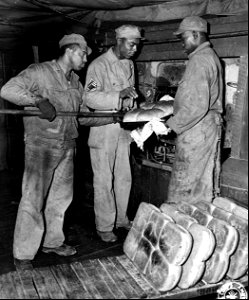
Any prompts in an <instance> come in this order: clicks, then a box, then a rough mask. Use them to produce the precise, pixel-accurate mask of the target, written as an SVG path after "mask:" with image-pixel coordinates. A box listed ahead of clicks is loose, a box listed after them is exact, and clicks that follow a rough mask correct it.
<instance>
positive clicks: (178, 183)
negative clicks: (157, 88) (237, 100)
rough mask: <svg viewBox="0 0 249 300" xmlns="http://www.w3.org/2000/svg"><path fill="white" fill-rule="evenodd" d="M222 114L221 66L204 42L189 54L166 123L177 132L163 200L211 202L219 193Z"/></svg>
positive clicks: (208, 45) (207, 43)
mask: <svg viewBox="0 0 249 300" xmlns="http://www.w3.org/2000/svg"><path fill="white" fill-rule="evenodd" d="M222 112H223V77H222V67H221V64H220V61H219V58H218V57H217V55H216V54H215V52H214V51H213V49H211V47H210V43H209V42H205V43H203V44H202V45H200V46H199V47H198V48H197V49H196V50H195V51H194V52H192V53H191V54H190V55H189V61H188V64H187V66H186V71H185V73H184V76H183V78H182V80H181V82H180V84H179V87H178V90H177V93H176V96H175V103H174V116H172V117H171V118H170V119H169V120H168V122H167V125H168V126H169V127H170V128H171V129H173V130H174V131H175V132H176V133H177V141H176V153H175V161H174V163H173V169H172V174H171V180H170V184H169V190H168V199H167V201H169V202H177V201H188V202H192V203H195V202H196V201H199V200H204V201H208V202H211V201H212V199H213V198H214V197H215V196H216V195H217V194H218V193H219V174H220V139H221V123H222V118H221V114H222Z"/></svg>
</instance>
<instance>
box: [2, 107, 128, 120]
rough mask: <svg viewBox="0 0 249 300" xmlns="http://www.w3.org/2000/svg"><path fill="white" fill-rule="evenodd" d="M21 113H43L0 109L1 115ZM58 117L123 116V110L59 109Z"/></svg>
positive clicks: (22, 114)
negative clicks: (82, 110) (89, 110)
mask: <svg viewBox="0 0 249 300" xmlns="http://www.w3.org/2000/svg"><path fill="white" fill-rule="evenodd" d="M1 114H4V115H19V116H26V117H28V116H30V117H34V116H40V115H41V114H42V113H41V112H40V111H39V110H19V109H0V115H1ZM56 116H58V117H83V118H95V117H97V118H109V117H123V116H124V113H122V112H71V111H57V112H56Z"/></svg>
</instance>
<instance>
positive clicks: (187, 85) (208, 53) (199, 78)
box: [167, 42, 223, 134]
mask: <svg viewBox="0 0 249 300" xmlns="http://www.w3.org/2000/svg"><path fill="white" fill-rule="evenodd" d="M222 97H223V78H222V67H221V64H220V61H219V58H218V57H217V55H216V54H215V52H214V50H213V49H211V47H210V43H209V42H205V43H203V44H201V45H200V46H199V47H198V48H197V49H196V50H195V51H194V52H192V53H191V54H190V55H189V61H188V63H187V66H186V71H185V73H184V76H183V78H182V80H181V81H180V84H179V87H178V90H177V93H176V96H175V101H174V116H173V117H171V118H170V119H169V120H168V122H167V125H168V126H169V127H170V128H171V129H173V130H174V131H175V132H176V133H177V134H180V133H182V132H185V131H186V130H188V129H190V128H192V127H193V126H195V125H196V124H197V123H198V122H199V121H201V120H202V119H203V118H204V117H205V116H206V115H207V113H208V112H209V111H215V112H217V113H220V114H221V113H222V112H223V103H222Z"/></svg>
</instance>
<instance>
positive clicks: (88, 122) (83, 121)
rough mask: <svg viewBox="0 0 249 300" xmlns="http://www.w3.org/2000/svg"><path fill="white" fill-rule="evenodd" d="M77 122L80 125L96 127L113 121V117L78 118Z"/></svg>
mask: <svg viewBox="0 0 249 300" xmlns="http://www.w3.org/2000/svg"><path fill="white" fill-rule="evenodd" d="M79 123H80V125H82V126H89V127H98V126H103V125H107V124H112V123H114V119H113V118H112V117H109V118H102V117H101V118H97V117H96V118H79Z"/></svg>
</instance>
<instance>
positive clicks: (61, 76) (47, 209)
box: [1, 34, 113, 269]
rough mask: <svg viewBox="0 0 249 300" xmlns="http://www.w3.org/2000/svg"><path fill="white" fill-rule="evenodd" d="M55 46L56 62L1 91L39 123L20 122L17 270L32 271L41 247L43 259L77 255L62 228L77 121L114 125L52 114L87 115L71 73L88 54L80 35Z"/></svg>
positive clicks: (17, 78)
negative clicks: (30, 111)
mask: <svg viewBox="0 0 249 300" xmlns="http://www.w3.org/2000/svg"><path fill="white" fill-rule="evenodd" d="M59 46H60V55H59V57H58V59H57V60H53V61H47V62H43V63H39V64H32V65H30V66H29V67H28V68H26V69H25V70H23V71H22V72H21V73H20V74H18V75H17V76H15V77H13V78H11V79H10V80H9V81H8V82H7V83H6V84H5V85H4V86H3V87H2V89H1V96H2V97H3V98H5V99H6V100H8V101H10V102H12V103H15V104H17V105H19V106H23V107H25V109H27V108H28V109H33V110H40V112H41V115H40V116H39V117H24V129H25V170H24V175H23V182H22V198H21V201H20V204H19V209H18V213H17V219H16V225H15V232H14V245H13V256H14V263H15V265H16V267H17V268H21V269H32V263H31V262H32V260H33V259H34V257H35V255H36V253H37V251H38V249H39V247H40V246H42V251H43V252H45V253H56V254H58V255H61V256H71V255H74V254H75V253H76V250H75V248H74V247H71V246H69V245H66V244H65V243H64V240H65V236H64V233H63V222H64V215H65V211H66V210H67V208H68V207H69V205H70V203H71V201H72V198H73V173H74V165H73V159H74V154H75V144H76V142H75V140H76V138H77V137H78V130H77V127H78V121H79V122H80V124H82V125H87V126H98V125H102V124H106V123H111V122H113V120H112V118H110V119H98V118H88V119H87V118H81V119H79V120H77V118H76V117H59V116H56V111H67V112H76V113H77V112H79V111H86V110H87V108H86V106H85V103H84V102H83V101H84V99H83V95H84V90H83V87H82V85H81V83H80V81H79V77H78V75H77V74H76V73H75V72H74V70H75V71H78V70H81V69H82V68H83V67H84V66H85V63H86V62H87V56H88V55H89V54H90V53H91V49H90V48H89V47H88V46H87V43H86V41H85V39H84V37H83V36H81V35H79V34H70V35H65V36H64V37H63V38H62V39H61V40H60V42H59Z"/></svg>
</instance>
